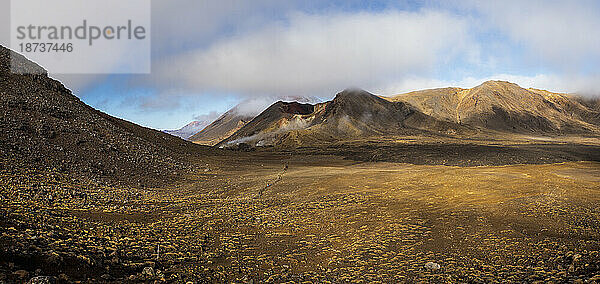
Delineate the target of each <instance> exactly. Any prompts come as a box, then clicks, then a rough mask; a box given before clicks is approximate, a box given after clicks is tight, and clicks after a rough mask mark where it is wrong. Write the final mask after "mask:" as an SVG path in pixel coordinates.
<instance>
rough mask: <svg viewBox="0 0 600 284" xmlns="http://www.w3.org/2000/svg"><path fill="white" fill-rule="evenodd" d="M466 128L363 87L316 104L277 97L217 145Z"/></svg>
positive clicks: (318, 140) (297, 142) (290, 143)
mask: <svg viewBox="0 0 600 284" xmlns="http://www.w3.org/2000/svg"><path fill="white" fill-rule="evenodd" d="M466 130H467V129H466V128H465V127H462V126H460V125H458V124H456V123H452V122H446V121H442V120H439V119H436V118H433V117H431V116H429V115H426V114H424V113H422V112H421V111H419V110H417V109H416V108H414V107H412V106H410V105H409V104H407V103H404V102H390V101H388V100H385V99H383V98H380V97H378V96H375V95H373V94H370V93H368V92H366V91H363V90H345V91H343V92H341V93H339V94H337V95H336V97H335V98H334V99H333V100H332V101H329V102H325V103H319V104H315V105H312V104H301V103H298V102H282V101H279V102H277V103H275V104H273V105H272V106H270V107H269V108H267V109H266V110H265V111H264V112H262V113H261V114H260V115H258V116H257V117H255V118H254V119H253V120H252V121H251V122H249V123H248V124H247V125H245V126H244V127H242V128H241V129H240V130H238V131H237V132H236V133H235V134H233V135H231V136H230V137H229V138H227V139H225V140H223V141H222V142H221V143H219V144H218V146H223V147H226V146H231V145H238V144H240V143H245V144H249V145H256V146H263V145H281V146H285V145H287V146H301V145H313V144H315V143H323V142H332V141H339V140H346V139H353V138H358V137H374V136H385V135H409V134H416V133H423V132H424V131H426V132H427V131H436V132H438V133H440V132H441V133H447V132H452V133H455V132H457V131H466Z"/></svg>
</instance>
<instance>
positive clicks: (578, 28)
mask: <svg viewBox="0 0 600 284" xmlns="http://www.w3.org/2000/svg"><path fill="white" fill-rule="evenodd" d="M468 3H469V4H470V5H474V7H476V9H477V10H478V11H479V12H481V14H482V19H484V20H486V21H488V22H489V23H490V24H491V25H492V26H493V27H495V28H496V29H498V30H500V31H502V32H503V33H505V34H506V35H508V36H509V37H510V38H511V39H512V40H514V41H516V42H518V43H521V44H524V45H525V46H526V47H527V48H528V49H529V55H530V56H531V57H533V60H534V61H535V60H541V61H542V62H541V63H542V64H543V63H545V62H544V61H548V62H550V63H552V64H554V65H555V66H558V67H560V68H563V69H564V70H565V71H568V72H572V73H581V72H580V71H582V70H580V68H582V67H585V66H588V65H589V63H590V62H591V61H595V63H598V60H600V33H599V32H598V27H600V2H598V1H595V0H572V1H559V0H543V1H542V0H529V1H520V0H506V1H469V2H468ZM596 65H597V64H596Z"/></svg>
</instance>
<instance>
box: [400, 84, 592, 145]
mask: <svg viewBox="0 0 600 284" xmlns="http://www.w3.org/2000/svg"><path fill="white" fill-rule="evenodd" d="M389 100H390V101H393V102H405V103H409V104H411V105H413V106H415V107H417V108H418V109H419V110H421V111H422V112H424V113H426V114H428V115H431V116H433V117H435V118H438V119H442V120H445V121H449V122H454V123H459V124H463V125H469V126H473V127H476V128H481V129H492V130H500V131H509V132H518V133H552V134H569V133H592V132H596V133H597V132H599V131H600V123H599V122H600V120H599V119H598V118H599V117H600V115H599V114H600V112H599V110H598V109H597V108H594V107H593V106H592V104H591V103H588V104H587V105H586V104H585V103H582V102H583V99H581V98H578V97H576V96H572V95H566V94H558V93H552V92H548V91H543V90H537V89H524V88H521V87H520V86H519V85H517V84H513V83H509V82H503V81H488V82H485V83H483V84H481V85H479V86H477V87H474V88H472V89H461V88H443V89H432V90H423V91H416V92H411V93H406V94H401V95H397V96H394V97H392V98H390V99H389Z"/></svg>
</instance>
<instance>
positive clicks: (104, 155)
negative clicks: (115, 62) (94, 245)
mask: <svg viewBox="0 0 600 284" xmlns="http://www.w3.org/2000/svg"><path fill="white" fill-rule="evenodd" d="M10 53H11V52H10V51H9V50H8V49H6V48H4V47H0V159H1V160H2V164H1V165H2V167H5V168H11V167H19V166H22V165H27V166H28V167H35V168H45V169H55V170H59V171H63V172H74V173H81V174H85V175H90V176H104V177H108V178H110V179H112V180H118V181H121V182H126V183H130V184H151V183H153V182H159V181H166V180H170V179H171V178H174V174H175V173H177V172H178V171H179V170H182V169H184V168H185V164H184V163H183V162H182V161H183V160H185V157H186V156H187V155H189V154H191V153H197V152H200V153H202V152H206V151H208V150H207V148H204V147H202V146H199V145H194V144H192V143H188V142H185V141H184V140H181V139H179V138H176V137H173V136H171V135H168V134H165V133H162V132H160V131H155V130H151V129H147V128H144V127H141V126H138V125H135V124H133V123H130V122H127V121H124V120H121V119H118V118H114V117H112V116H109V115H107V114H104V113H102V112H100V111H97V110H95V109H93V108H91V107H89V106H87V105H86V104H84V103H83V102H81V101H80V100H79V99H78V98H77V97H75V96H74V95H73V94H72V93H71V91H69V90H68V89H67V88H65V87H64V86H63V85H62V84H61V83H60V82H58V81H56V80H53V79H51V78H48V76H47V74H46V72H45V71H44V70H43V69H42V68H41V67H39V66H37V65H35V64H33V63H31V62H29V61H27V60H26V59H25V58H24V57H22V56H20V55H17V54H14V53H13V55H15V56H18V57H19V58H20V59H21V62H22V64H23V66H25V67H24V68H35V69H37V70H39V71H40V73H41V74H39V75H19V74H13V73H11V72H10V70H9V68H10Z"/></svg>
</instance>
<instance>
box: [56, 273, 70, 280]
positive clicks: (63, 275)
mask: <svg viewBox="0 0 600 284" xmlns="http://www.w3.org/2000/svg"><path fill="white" fill-rule="evenodd" d="M58 280H60V281H61V282H68V281H69V276H67V274H64V273H61V274H60V275H58Z"/></svg>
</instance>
